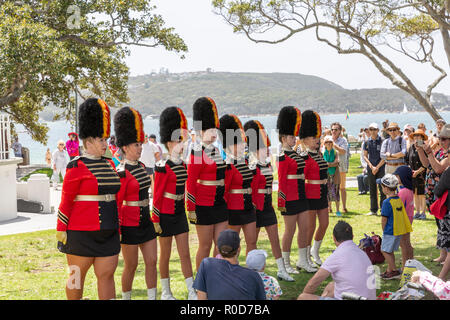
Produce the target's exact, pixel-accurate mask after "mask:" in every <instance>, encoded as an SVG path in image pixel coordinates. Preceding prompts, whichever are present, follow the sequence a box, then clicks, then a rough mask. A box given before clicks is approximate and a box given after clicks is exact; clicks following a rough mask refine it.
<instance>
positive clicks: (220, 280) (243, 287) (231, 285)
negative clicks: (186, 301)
mask: <svg viewBox="0 0 450 320" xmlns="http://www.w3.org/2000/svg"><path fill="white" fill-rule="evenodd" d="M193 287H194V288H195V289H197V290H200V291H203V292H206V295H207V297H208V300H266V293H265V291H264V284H263V281H262V279H261V277H260V276H259V274H258V273H257V272H256V271H253V270H250V269H247V268H244V267H241V266H240V265H237V264H231V263H229V262H228V261H226V260H223V259H217V258H205V259H203V260H202V263H201V264H200V267H199V269H198V272H197V276H196V277H195V281H194V285H193Z"/></svg>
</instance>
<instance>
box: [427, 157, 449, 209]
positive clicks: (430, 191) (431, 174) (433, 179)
mask: <svg viewBox="0 0 450 320" xmlns="http://www.w3.org/2000/svg"><path fill="white" fill-rule="evenodd" d="M434 156H435V158H436V160H437V161H438V162H441V161H442V160H443V159H445V158H447V157H448V154H447V152H445V151H444V149H442V148H441V149H440V150H439V151H438V152H436V154H435V155H434ZM440 177H441V175H440V174H437V173H436V172H435V171H434V170H433V168H432V167H431V165H428V171H427V174H426V176H425V201H426V204H427V207H428V210H429V209H430V206H431V205H432V204H433V202H434V201H435V200H436V199H435V198H434V187H435V186H436V184H437V183H438V182H439V178H440Z"/></svg>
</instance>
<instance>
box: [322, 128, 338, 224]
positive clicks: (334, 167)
mask: <svg viewBox="0 0 450 320" xmlns="http://www.w3.org/2000/svg"><path fill="white" fill-rule="evenodd" d="M324 145H325V150H324V152H323V158H324V160H325V161H326V162H327V163H328V181H327V187H328V207H329V212H330V213H332V212H333V210H332V208H331V202H333V201H334V202H336V215H337V216H338V217H340V216H341V212H340V211H339V184H340V181H339V180H340V175H339V159H338V154H337V151H336V149H334V148H333V145H334V143H333V138H332V137H331V136H326V137H325V138H324Z"/></svg>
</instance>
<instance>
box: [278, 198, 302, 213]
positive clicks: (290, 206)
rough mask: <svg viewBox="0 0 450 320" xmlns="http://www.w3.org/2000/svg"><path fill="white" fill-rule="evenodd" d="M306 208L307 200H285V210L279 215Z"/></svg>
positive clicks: (298, 211)
mask: <svg viewBox="0 0 450 320" xmlns="http://www.w3.org/2000/svg"><path fill="white" fill-rule="evenodd" d="M308 210H309V202H308V200H306V199H305V200H292V201H286V212H282V213H281V215H283V216H292V215H296V214H298V213H301V212H304V211H308Z"/></svg>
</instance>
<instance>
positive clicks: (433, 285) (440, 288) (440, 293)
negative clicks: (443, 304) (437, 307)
mask: <svg viewBox="0 0 450 320" xmlns="http://www.w3.org/2000/svg"><path fill="white" fill-rule="evenodd" d="M411 282H412V283H420V284H421V285H422V286H424V287H425V288H426V289H427V290H429V291H431V292H432V293H433V294H434V295H435V296H436V297H438V298H439V300H450V281H447V282H445V280H442V279H440V278H438V277H435V276H433V275H432V274H431V273H429V272H426V271H419V270H418V271H414V273H413V274H412V277H411Z"/></svg>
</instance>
